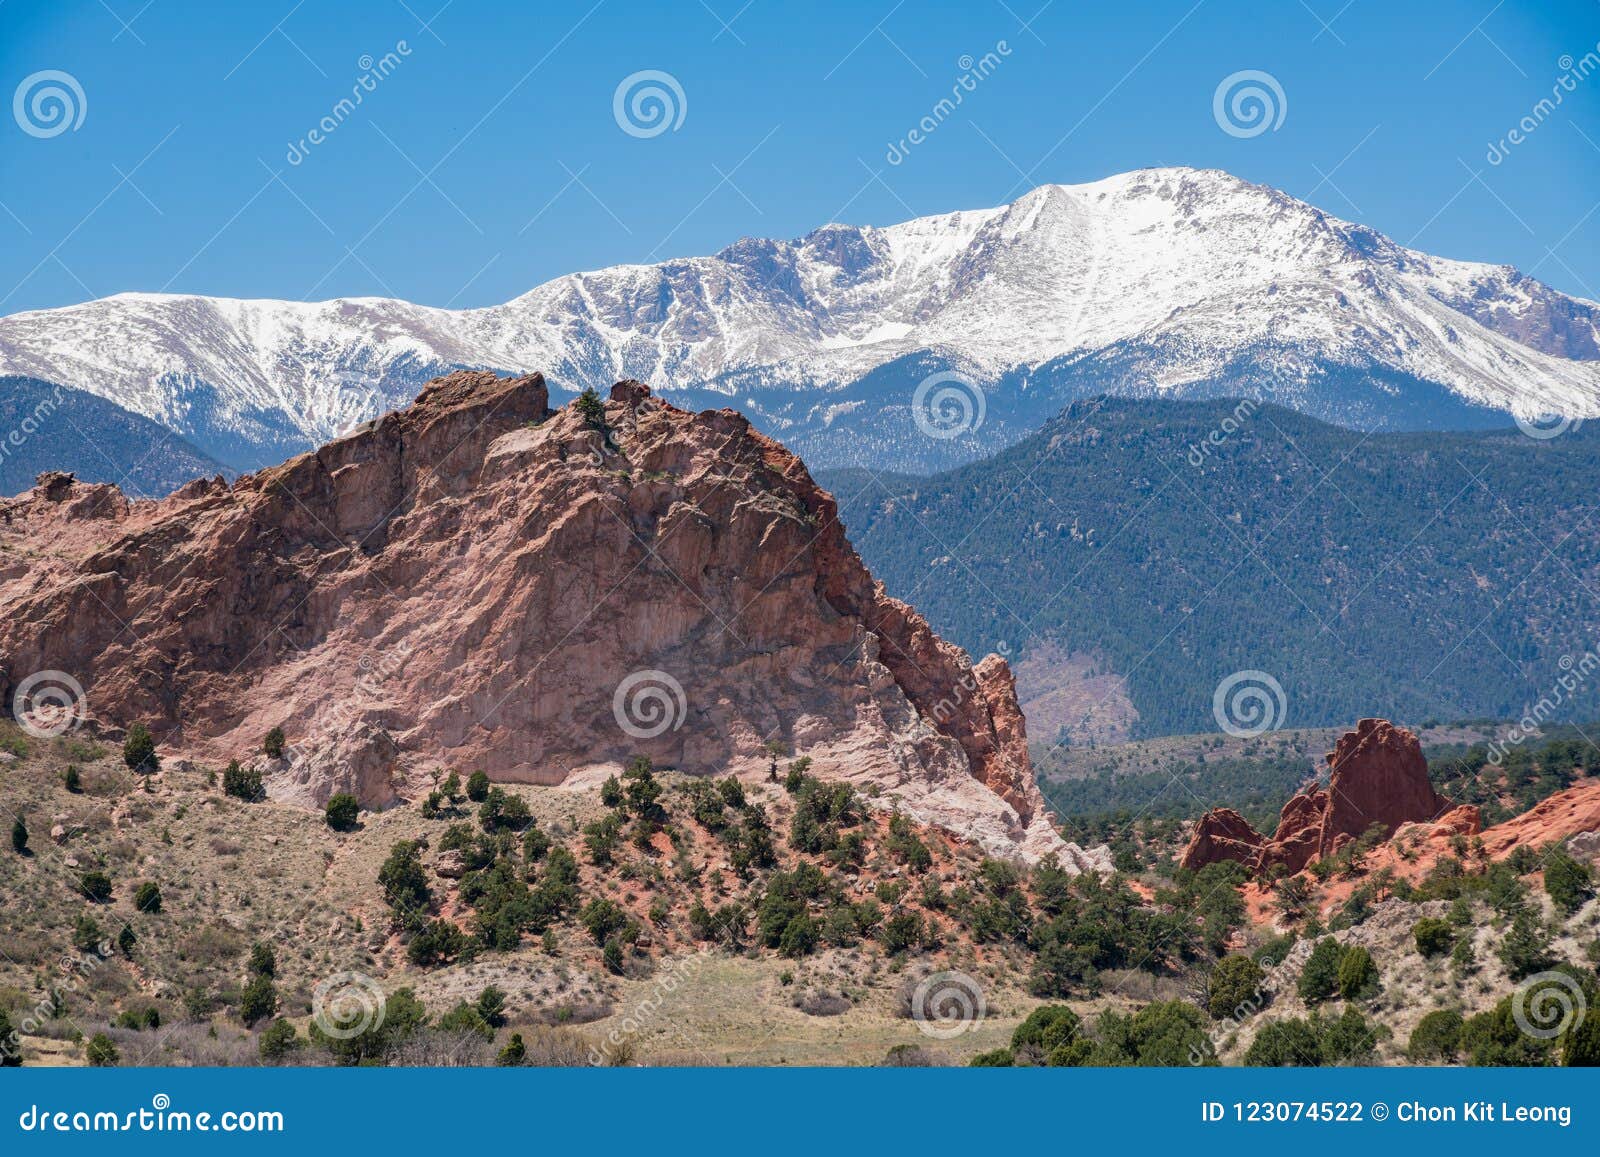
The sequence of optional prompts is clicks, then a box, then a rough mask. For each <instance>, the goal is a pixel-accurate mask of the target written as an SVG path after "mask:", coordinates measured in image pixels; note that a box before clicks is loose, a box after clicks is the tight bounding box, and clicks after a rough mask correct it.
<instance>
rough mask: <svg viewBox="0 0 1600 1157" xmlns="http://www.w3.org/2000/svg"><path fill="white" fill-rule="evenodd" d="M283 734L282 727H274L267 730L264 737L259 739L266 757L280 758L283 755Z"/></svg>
mask: <svg viewBox="0 0 1600 1157" xmlns="http://www.w3.org/2000/svg"><path fill="white" fill-rule="evenodd" d="M283 748H284V735H283V728H281V727H274V728H273V729H272V730H271V731H269V732H267V734H266V738H264V739H263V740H262V741H261V750H262V751H263V752H265V753H266V756H267V758H268V759H280V758H282V756H283Z"/></svg>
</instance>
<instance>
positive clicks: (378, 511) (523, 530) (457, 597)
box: [0, 373, 1109, 868]
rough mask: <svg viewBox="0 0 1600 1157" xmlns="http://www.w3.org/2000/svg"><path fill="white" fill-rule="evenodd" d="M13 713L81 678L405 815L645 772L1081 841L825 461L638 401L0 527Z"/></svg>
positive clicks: (517, 390) (105, 711)
mask: <svg viewBox="0 0 1600 1157" xmlns="http://www.w3.org/2000/svg"><path fill="white" fill-rule="evenodd" d="M0 547H3V549H0V559H4V560H5V562H3V563H0V567H4V568H5V569H3V570H0V667H3V672H0V693H3V694H4V695H5V698H6V701H7V702H9V701H10V698H11V695H12V691H13V689H14V688H15V686H16V685H17V683H18V682H20V681H21V680H22V679H23V678H25V677H27V676H28V675H29V674H30V673H33V672H37V671H45V670H54V671H61V672H65V673H67V674H69V675H71V676H72V677H73V678H74V679H75V680H77V681H78V682H79V683H80V684H81V685H82V686H83V687H84V689H85V691H86V699H87V708H88V711H89V712H90V713H91V715H92V716H93V717H94V718H95V719H96V720H98V721H100V722H101V723H103V724H107V725H110V726H122V725H126V723H128V722H131V721H132V720H136V719H137V720H142V721H144V722H146V723H147V724H148V725H149V726H150V727H151V728H152V730H154V731H155V732H156V734H157V737H158V739H159V740H160V741H161V742H162V743H163V744H164V745H165V746H166V747H167V748H168V749H169V750H172V749H182V750H184V751H185V752H186V753H193V754H194V755H196V756H198V757H203V758H209V759H213V760H223V759H227V758H232V757H242V756H245V755H246V754H247V753H249V752H251V751H254V750H256V749H258V748H259V746H260V742H261V737H262V736H263V735H264V734H266V732H267V731H268V730H270V729H271V728H272V727H274V726H279V727H282V728H283V730H284V732H285V734H286V735H287V736H288V741H289V744H290V749H291V750H290V756H291V758H290V759H289V760H288V762H287V764H286V766H285V767H284V768H283V769H281V770H276V771H273V772H271V774H269V776H268V791H269V792H270V793H271V794H272V795H274V796H275V797H277V798H288V799H292V800H295V801H298V802H305V803H311V804H315V803H320V802H321V801H323V800H325V799H326V798H327V797H328V795H329V794H331V793H332V792H334V791H350V792H354V793H355V794H357V796H358V797H359V798H361V799H362V800H363V801H364V802H365V803H366V804H368V805H369V806H385V805H387V804H389V803H391V802H393V801H395V800H397V799H405V798H413V797H414V796H415V795H416V794H417V793H418V791H419V790H421V789H422V786H423V785H424V784H425V783H426V782H427V779H428V775H429V774H430V773H431V772H432V771H433V770H435V769H437V768H439V767H441V766H451V767H458V768H460V769H462V770H463V771H467V770H476V769H478V768H482V769H483V770H485V771H486V772H487V773H488V774H489V776H490V778H492V779H499V780H503V781H514V782H531V783H559V782H562V781H564V780H566V779H567V778H568V776H569V775H571V774H572V773H573V772H575V771H579V770H582V769H586V768H593V767H595V766H596V765H610V764H616V763H619V762H621V761H624V760H626V759H629V758H632V757H633V756H635V755H639V754H643V755H648V756H650V757H651V758H652V759H654V760H656V762H657V763H659V764H661V765H664V766H672V767H676V768H679V769H680V770H683V771H686V772H691V773H712V772H715V773H719V774H724V773H727V772H729V771H733V772H736V773H746V774H751V775H757V774H761V773H763V772H764V770H765V761H766V757H765V755H764V753H763V752H764V747H765V745H767V744H769V743H776V744H780V745H782V746H783V747H785V748H787V749H788V750H790V751H793V752H794V753H796V754H805V755H809V756H811V757H812V759H813V761H814V767H815V770H816V771H817V772H818V773H819V774H822V775H824V776H833V777H836V778H841V779H847V780H850V781H853V782H856V783H858V784H860V785H862V786H863V787H867V786H876V788H877V789H878V791H877V792H876V795H877V797H878V798H880V799H882V800H884V801H885V802H886V803H887V802H889V801H894V800H897V801H899V802H900V803H901V804H902V805H904V806H905V807H906V808H907V809H909V810H912V811H914V812H915V813H916V814H918V815H921V816H922V817H923V818H925V819H927V820H929V821H930V822H933V823H938V824H940V825H942V826H945V827H947V828H949V829H951V830H953V831H956V832H958V833H960V834H961V835H963V836H964V837H965V838H967V839H970V840H971V841H973V842H975V843H978V844H981V845H983V846H984V847H985V848H987V849H989V850H990V851H991V852H996V853H1002V854H1022V855H1026V856H1036V855H1044V854H1049V853H1052V852H1053V853H1055V854H1057V855H1059V856H1060V857H1061V858H1062V859H1063V861H1064V862H1065V863H1067V864H1068V866H1069V867H1096V868H1100V867H1106V868H1108V867H1109V859H1108V857H1107V856H1106V854H1105V853H1104V851H1103V850H1100V851H1098V852H1096V853H1094V854H1089V853H1084V852H1082V851H1081V850H1079V849H1077V848H1075V847H1073V846H1071V845H1068V844H1065V843H1063V842H1062V841H1061V840H1060V839H1059V837H1058V836H1057V835H1056V834H1055V832H1054V830H1053V829H1052V827H1051V817H1050V816H1049V815H1048V813H1047V812H1046V810H1045V806H1044V801H1043V798H1042V797H1041V796H1040V794H1039V790H1038V788H1037V786H1036V785H1035V783H1034V779H1033V769H1032V765H1031V763H1030V762H1029V758H1028V752H1027V742H1026V732H1025V728H1024V724H1023V720H1022V715H1021V712H1020V710H1019V708H1018V706H1017V702H1016V693H1015V687H1014V684H1013V682H1012V679H1011V675H1010V671H1009V669H1008V668H1007V667H1006V664H1005V662H1004V660H1002V659H1000V658H998V657H991V658H989V659H986V660H984V661H983V662H982V663H980V664H978V665H977V666H974V665H973V663H972V662H971V661H970V660H969V659H968V657H967V655H966V654H965V653H964V652H963V651H961V650H960V649H959V648H958V647H955V646H953V645H951V644H949V643H946V642H945V641H943V640H941V639H940V638H938V637H937V636H936V635H935V634H934V633H933V631H932V630H931V629H930V628H929V627H928V624H927V623H926V622H925V621H924V620H923V619H922V617H921V616H920V615H918V614H917V613H916V612H915V611H914V610H913V609H912V608H911V607H909V606H907V605H906V604H905V603H902V602H899V601H898V600H895V599H892V598H889V597H887V596H886V595H885V593H884V591H883V588H882V586H881V585H880V584H878V583H877V582H875V581H874V580H873V579H872V577H871V575H869V574H868V573H867V571H866V569H865V567H864V566H863V565H862V563H861V560H860V559H859V557H858V556H857V555H856V553H855V551H854V549H853V548H852V547H851V546H850V544H849V542H848V541H847V540H846V539H845V536H844V532H843V529H842V528H841V526H840V524H839V521H838V517H837V509H836V507H835V505H834V500H833V498H832V496H831V495H829V494H828V493H827V492H826V491H824V490H822V489H820V488H819V487H818V486H817V485H816V484H815V483H814V482H813V481H812V479H811V477H810V475H809V474H808V473H807V471H806V468H805V467H804V465H802V464H801V463H800V461H799V460H798V459H797V458H795V457H794V455H792V454H790V453H789V452H788V451H786V450H785V449H784V448H783V447H782V446H780V445H778V444H777V443H775V442H773V441H771V440H770V439H768V438H766V437H764V436H762V435H761V434H759V433H758V432H756V431H755V430H754V429H753V428H752V427H751V426H750V423H749V422H748V421H746V420H745V419H744V418H743V417H742V416H740V415H739V414H737V413H735V412H734V411H732V410H717V411H705V412H703V413H700V414H691V413H687V412H684V411H682V410H678V409H676V408H674V407H672V406H670V405H666V404H664V403H662V402H660V401H659V400H657V399H655V398H654V397H652V396H651V394H650V391H649V390H648V389H647V388H646V387H645V386H643V385H641V384H639V383H637V382H624V383H619V384H618V385H617V386H616V387H615V388H614V389H613V391H612V395H611V400H610V401H609V402H608V403H605V404H604V405H603V406H602V405H599V404H596V405H593V406H586V405H581V404H579V403H577V402H575V403H573V404H571V405H568V406H567V407H565V408H564V409H562V410H560V411H556V412H553V413H552V412H551V411H550V410H549V408H548V395H547V392H546V389H545V384H544V381H543V380H542V379H541V378H539V377H538V376H536V375H535V376H530V377H521V378H498V377H496V376H494V375H492V374H487V373H458V374H452V375H451V376H449V377H447V378H442V379H439V380H438V381H435V382H432V383H430V384H429V385H428V387H427V388H426V389H424V390H423V392H422V393H421V395H420V396H419V397H418V398H417V400H416V402H415V403H414V404H413V405H412V406H410V407H408V408H407V409H405V410H400V411H396V412H394V413H390V414H387V415H385V416H383V417H382V418H380V419H378V420H376V421H374V422H371V423H368V424H366V425H365V426H362V427H360V428H359V429H357V430H355V431H354V432H352V433H350V434H349V435H347V436H345V437H343V438H340V439H339V440H337V441H334V442H331V443H329V444H328V445H326V446H324V447H322V448H321V449H319V450H317V451H315V452H313V453H309V454H304V455H301V456H300V457H298V458H295V459H292V460H290V461H289V462H286V463H284V464H283V465H281V466H277V467H274V468H272V469H269V470H263V471H261V472H260V473H257V474H254V475H248V476H245V477H243V478H240V479H239V480H238V481H236V482H235V483H234V484H233V485H231V486H230V485H228V484H226V483H224V482H223V481H222V480H221V479H212V480H202V481H196V482H194V483H191V484H189V485H188V486H185V487H184V488H183V489H182V490H180V491H179V492H177V493H176V494H174V495H172V496H171V497H169V498H167V499H165V500H163V501H161V502H129V501H128V500H126V499H125V498H123V497H122V495H120V494H119V493H118V492H117V491H116V490H115V488H112V487H106V486H89V485H85V484H82V483H79V482H76V481H75V480H72V479H70V478H66V479H61V478H52V479H50V480H49V481H48V484H45V485H41V486H40V487H38V488H36V489H35V490H33V491H30V492H29V493H28V494H25V495H23V496H21V497H20V498H19V499H17V500H14V501H9V502H4V503H0Z"/></svg>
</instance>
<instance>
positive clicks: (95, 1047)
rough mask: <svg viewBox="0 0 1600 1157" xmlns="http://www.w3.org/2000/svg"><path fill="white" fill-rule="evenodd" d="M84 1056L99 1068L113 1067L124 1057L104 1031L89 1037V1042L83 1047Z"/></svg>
mask: <svg viewBox="0 0 1600 1157" xmlns="http://www.w3.org/2000/svg"><path fill="white" fill-rule="evenodd" d="M83 1057H84V1059H85V1060H86V1061H88V1062H89V1063H90V1064H91V1065H93V1066H94V1067H95V1068H97V1069H104V1068H111V1067H112V1066H114V1065H115V1064H116V1063H117V1062H118V1061H119V1060H121V1059H122V1057H121V1054H120V1053H118V1052H117V1046H116V1045H114V1044H112V1043H111V1038H110V1037H108V1036H107V1035H106V1034H105V1033H103V1032H97V1033H95V1034H94V1035H93V1036H92V1037H90V1038H89V1043H88V1044H87V1045H85V1046H84V1049H83Z"/></svg>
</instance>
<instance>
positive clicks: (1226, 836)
mask: <svg viewBox="0 0 1600 1157" xmlns="http://www.w3.org/2000/svg"><path fill="white" fill-rule="evenodd" d="M1327 761H1328V766H1329V768H1330V775H1329V778H1328V786H1327V789H1326V790H1323V789H1320V788H1314V787H1313V788H1307V789H1305V790H1304V791H1301V792H1299V793H1297V794H1296V795H1294V796H1293V797H1291V798H1290V800H1289V802H1288V803H1286V804H1284V806H1283V811H1282V813H1281V814H1280V815H1279V817H1278V827H1277V830H1276V831H1275V832H1274V833H1273V835H1272V838H1271V839H1266V838H1265V837H1263V836H1261V835H1260V834H1259V833H1258V832H1256V831H1255V830H1254V829H1253V828H1251V827H1250V826H1249V825H1248V824H1245V822H1244V820H1243V818H1242V817H1240V816H1239V815H1238V813H1237V812H1232V811H1228V810H1227V809H1224V808H1217V809H1213V810H1212V811H1210V812H1207V813H1206V814H1205V815H1204V816H1202V817H1201V819H1200V822H1199V823H1198V824H1196V826H1195V832H1194V836H1193V838H1192V839H1191V840H1190V842H1189V846H1188V848H1186V849H1185V851H1184V854H1183V859H1182V861H1181V863H1182V865H1183V866H1184V867H1187V868H1191V869H1198V868H1201V867H1203V866H1205V865H1206V864H1208V863H1214V862H1216V861H1218V860H1238V861H1239V862H1240V863H1243V864H1245V865H1246V866H1247V867H1248V868H1249V869H1250V870H1251V871H1252V872H1260V871H1263V870H1266V869H1270V868H1280V869H1282V870H1283V871H1285V872H1288V873H1291V874H1292V873H1294V872H1299V871H1301V870H1302V869H1304V868H1305V866H1306V865H1307V864H1309V863H1311V862H1312V861H1314V860H1319V859H1321V858H1323V857H1324V856H1331V855H1333V854H1334V853H1335V852H1337V851H1338V850H1339V849H1340V848H1341V847H1343V846H1344V845H1345V844H1347V843H1349V842H1350V841H1352V840H1354V839H1358V838H1360V836H1362V835H1363V834H1364V833H1365V832H1366V831H1367V829H1368V828H1370V827H1372V826H1373V825H1378V826H1380V827H1382V828H1383V829H1384V833H1385V836H1386V837H1387V836H1390V835H1393V834H1394V832H1395V830H1396V829H1397V828H1398V827H1400V825H1402V824H1406V823H1422V822H1429V821H1432V820H1435V819H1437V818H1439V817H1440V816H1443V815H1444V814H1445V813H1446V812H1449V811H1450V809H1451V808H1452V806H1453V805H1452V804H1451V802H1450V801H1449V800H1447V799H1445V798H1444V797H1443V796H1441V795H1439V794H1438V793H1437V792H1435V791H1434V790H1433V785H1432V783H1430V782H1429V780H1428V761H1427V760H1426V759H1425V758H1424V757H1423V754H1422V744H1421V743H1420V742H1418V740H1417V737H1416V736H1415V735H1414V734H1412V733H1411V732H1410V731H1407V730H1405V729H1404V728H1402V727H1396V726H1394V725H1393V724H1392V723H1389V722H1388V721H1387V720H1383V719H1363V720H1362V721H1361V722H1360V723H1358V724H1357V725H1356V729H1355V730H1354V731H1350V732H1346V733H1345V735H1344V736H1343V737H1341V738H1340V740H1339V741H1338V743H1337V744H1335V745H1334V749H1333V750H1332V751H1330V752H1329V753H1328V755H1327ZM1461 811H1462V809H1456V811H1455V812H1451V813H1450V814H1451V816H1452V817H1453V819H1452V821H1451V822H1452V824H1453V825H1461V824H1465V823H1468V822H1471V819H1470V818H1469V817H1467V816H1465V815H1458V814H1457V813H1458V812H1461ZM1473 815H1474V817H1475V815H1476V809H1473ZM1241 825H1242V826H1243V830H1242V831H1241V830H1240V826H1241ZM1247 849H1253V851H1247Z"/></svg>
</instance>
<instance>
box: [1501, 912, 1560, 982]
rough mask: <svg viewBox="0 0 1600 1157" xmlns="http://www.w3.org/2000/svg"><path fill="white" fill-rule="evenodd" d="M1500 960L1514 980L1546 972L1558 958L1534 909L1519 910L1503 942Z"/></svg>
mask: <svg viewBox="0 0 1600 1157" xmlns="http://www.w3.org/2000/svg"><path fill="white" fill-rule="evenodd" d="M1499 955H1500V962H1501V963H1502V964H1504V965H1505V966H1506V972H1507V973H1509V974H1510V976H1511V979H1512V980H1521V979H1522V978H1523V977H1525V976H1532V975H1533V974H1534V973H1535V972H1544V971H1546V970H1548V969H1549V968H1550V966H1551V965H1553V964H1554V963H1555V961H1556V957H1555V952H1554V951H1553V950H1552V949H1551V947H1550V937H1549V935H1548V934H1547V933H1546V932H1545V930H1544V929H1543V927H1541V926H1540V924H1539V921H1538V920H1537V919H1536V918H1535V917H1534V915H1533V913H1531V912H1518V913H1517V914H1516V916H1514V917H1512V920H1511V928H1510V930H1508V931H1507V932H1506V935H1505V939H1504V940H1502V941H1501V942H1500V950H1499Z"/></svg>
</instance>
